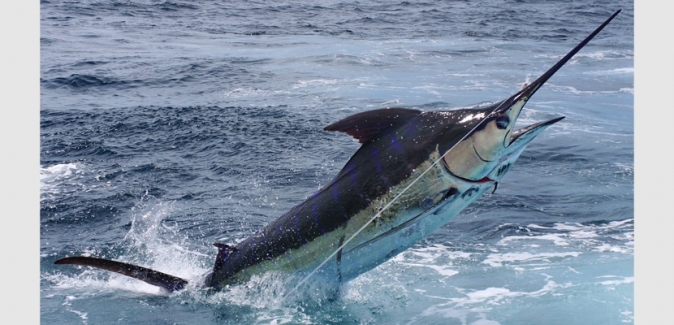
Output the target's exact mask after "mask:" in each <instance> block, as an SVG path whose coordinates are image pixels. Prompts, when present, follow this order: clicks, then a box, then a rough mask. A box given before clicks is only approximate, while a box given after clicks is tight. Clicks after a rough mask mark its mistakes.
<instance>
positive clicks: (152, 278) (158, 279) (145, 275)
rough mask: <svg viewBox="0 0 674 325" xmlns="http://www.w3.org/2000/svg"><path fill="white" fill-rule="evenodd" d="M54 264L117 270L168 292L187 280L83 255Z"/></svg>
mask: <svg viewBox="0 0 674 325" xmlns="http://www.w3.org/2000/svg"><path fill="white" fill-rule="evenodd" d="M54 264H74V265H86V266H92V267H97V268H99V269H104V270H108V271H112V272H117V273H119V274H124V275H126V276H129V277H132V278H134V279H138V280H141V281H145V282H147V283H149V284H151V285H155V286H158V287H162V288H164V289H166V290H168V291H169V292H173V291H178V290H181V289H183V288H184V287H185V285H187V280H185V279H181V278H179V277H176V276H173V275H168V274H166V273H161V272H158V271H155V270H151V269H148V268H145V267H142V266H136V265H132V264H127V263H122V262H116V261H111V260H106V259H102V258H95V257H85V256H79V257H66V258H62V259H60V260H57V261H56V262H54Z"/></svg>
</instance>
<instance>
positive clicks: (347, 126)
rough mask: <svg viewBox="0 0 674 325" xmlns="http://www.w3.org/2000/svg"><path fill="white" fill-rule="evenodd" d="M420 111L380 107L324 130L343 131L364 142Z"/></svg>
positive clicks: (355, 115) (407, 119)
mask: <svg viewBox="0 0 674 325" xmlns="http://www.w3.org/2000/svg"><path fill="white" fill-rule="evenodd" d="M421 113H422V111H420V110H417V109H411V108H382V109H375V110H371V111H367V112H362V113H358V114H354V115H351V116H349V117H346V118H344V119H342V120H339V121H337V122H335V123H332V124H330V125H328V126H326V127H325V128H324V129H323V130H325V131H340V132H344V133H346V134H348V135H350V136H352V137H354V138H355V139H357V140H358V141H359V142H360V143H365V142H367V141H369V140H371V139H372V138H374V137H375V136H376V135H377V134H379V133H381V132H382V131H383V130H386V129H388V128H390V127H392V126H394V125H396V124H398V123H400V122H407V121H409V120H410V119H412V118H414V117H416V116H417V115H419V114H421Z"/></svg>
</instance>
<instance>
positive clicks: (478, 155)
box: [472, 143, 493, 162]
mask: <svg viewBox="0 0 674 325" xmlns="http://www.w3.org/2000/svg"><path fill="white" fill-rule="evenodd" d="M472 146H473V151H475V155H476V156H477V158H480V160H482V161H484V162H492V161H493V160H487V159H484V158H482V156H480V153H479V152H477V148H475V143H473V144H472Z"/></svg>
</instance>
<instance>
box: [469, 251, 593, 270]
mask: <svg viewBox="0 0 674 325" xmlns="http://www.w3.org/2000/svg"><path fill="white" fill-rule="evenodd" d="M580 255H581V253H580V252H561V253H538V254H532V253H529V252H514V253H504V254H489V256H487V259H485V260H484V261H482V263H483V264H488V265H490V266H493V267H501V266H503V263H512V262H523V261H526V262H531V261H544V262H550V259H551V258H564V257H578V256H580Z"/></svg>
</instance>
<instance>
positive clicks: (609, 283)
mask: <svg viewBox="0 0 674 325" xmlns="http://www.w3.org/2000/svg"><path fill="white" fill-rule="evenodd" d="M628 283H634V277H633V276H628V277H624V278H622V279H619V280H607V281H602V282H599V284H601V285H605V286H616V285H620V284H628Z"/></svg>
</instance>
